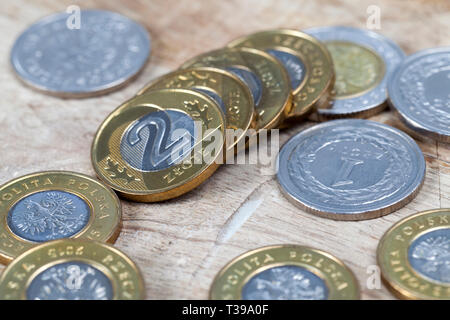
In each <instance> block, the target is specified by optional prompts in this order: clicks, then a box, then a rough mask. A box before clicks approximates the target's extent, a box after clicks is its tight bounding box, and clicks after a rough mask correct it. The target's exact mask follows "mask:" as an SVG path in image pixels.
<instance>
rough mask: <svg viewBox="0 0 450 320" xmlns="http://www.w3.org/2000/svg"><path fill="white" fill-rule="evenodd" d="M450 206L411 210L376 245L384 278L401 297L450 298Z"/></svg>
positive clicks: (388, 285)
mask: <svg viewBox="0 0 450 320" xmlns="http://www.w3.org/2000/svg"><path fill="white" fill-rule="evenodd" d="M449 239H450V208H449V209H436V210H429V211H424V212H420V213H417V214H414V215H412V216H409V217H407V218H405V219H403V220H400V221H399V222H397V223H396V224H395V225H393V226H392V227H391V228H390V229H389V230H388V231H387V232H386V233H385V234H384V235H383V237H382V238H381V241H380V243H379V244H378V249H377V259H378V265H379V266H380V270H381V275H382V279H383V282H384V283H385V284H386V285H387V287H388V288H389V289H390V290H391V292H392V293H394V294H395V295H396V296H397V297H399V298H402V299H425V300H430V299H444V300H448V299H450V278H448V273H447V279H445V281H442V276H445V272H441V271H442V270H443V269H444V271H445V270H447V271H448V266H447V269H445V268H446V265H445V263H447V264H448V258H447V259H446V257H445V255H446V254H447V256H448V246H449Z"/></svg>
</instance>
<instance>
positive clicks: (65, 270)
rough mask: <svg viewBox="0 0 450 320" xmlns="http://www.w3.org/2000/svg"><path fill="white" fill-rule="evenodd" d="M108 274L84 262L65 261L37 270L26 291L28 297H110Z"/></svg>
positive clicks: (34, 298)
mask: <svg viewBox="0 0 450 320" xmlns="http://www.w3.org/2000/svg"><path fill="white" fill-rule="evenodd" d="M113 296H114V291H113V287H112V284H111V281H110V280H109V279H108V277H107V276H106V275H105V274H104V273H103V272H101V271H100V270H98V269H97V268H94V267H93V266H91V265H89V264H86V263H84V262H65V263H60V264H57V265H55V266H53V267H50V268H48V269H46V270H44V271H42V272H40V273H39V274H38V275H37V276H36V277H35V278H34V279H33V280H32V281H31V283H30V285H29V286H28V288H27V291H26V297H27V299H28V300H111V299H112V298H113Z"/></svg>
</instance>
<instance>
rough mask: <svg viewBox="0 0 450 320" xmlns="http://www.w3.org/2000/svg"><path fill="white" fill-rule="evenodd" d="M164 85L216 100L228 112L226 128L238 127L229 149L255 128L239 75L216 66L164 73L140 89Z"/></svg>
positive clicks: (252, 110)
mask: <svg viewBox="0 0 450 320" xmlns="http://www.w3.org/2000/svg"><path fill="white" fill-rule="evenodd" d="M163 88H181V89H192V90H197V91H200V92H202V93H205V94H207V95H208V96H210V98H212V99H213V100H215V101H216V102H217V104H218V105H219V106H220V107H221V108H222V111H223V112H224V113H225V114H226V121H227V128H228V129H232V130H235V134H233V136H231V135H230V137H231V138H232V140H231V139H230V141H226V144H227V150H228V151H229V150H231V151H233V150H234V149H235V147H236V146H237V145H238V143H239V142H240V141H242V142H244V140H245V137H246V135H247V130H248V129H249V128H254V127H255V126H256V123H255V108H254V103H253V98H252V95H251V93H250V90H249V89H248V87H247V86H246V85H245V83H243V82H242V81H241V80H240V79H239V78H238V77H236V76H234V75H233V74H232V73H230V72H227V71H225V70H221V69H216V68H196V69H184V70H178V71H174V72H171V73H169V74H166V75H163V76H161V77H159V78H157V79H155V80H153V81H151V82H150V83H149V84H147V85H146V86H145V87H144V88H143V89H141V90H140V91H139V92H138V95H140V94H145V93H146V92H149V91H150V90H155V89H163Z"/></svg>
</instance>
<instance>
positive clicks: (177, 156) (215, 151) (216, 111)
mask: <svg viewBox="0 0 450 320" xmlns="http://www.w3.org/2000/svg"><path fill="white" fill-rule="evenodd" d="M225 125H226V121H225V116H224V114H223V112H222V110H221V109H220V107H219V106H218V105H217V104H216V103H215V102H214V100H212V99H211V98H209V97H208V96H207V95H205V94H203V93H199V92H196V91H193V90H184V89H163V90H155V91H151V92H148V93H146V94H142V95H139V96H136V97H134V98H132V99H131V100H128V101H126V102H125V103H123V104H122V105H121V106H119V107H118V108H117V109H116V110H115V111H113V112H112V113H111V114H110V115H109V116H108V117H107V118H106V120H105V121H104V122H103V123H102V124H101V126H100V128H99V129H98V131H97V134H96V135H95V138H94V142H93V144H92V150H91V157H92V163H93V166H94V169H95V171H96V173H97V175H98V176H99V178H100V179H101V180H102V181H104V182H105V183H106V184H107V185H109V186H110V187H111V188H113V189H114V190H116V191H117V192H118V193H119V194H120V195H121V196H123V197H125V198H128V199H130V200H134V201H141V202H153V201H161V200H167V199H171V198H174V197H177V196H179V195H181V194H184V193H186V192H188V191H190V190H192V189H193V188H195V187H196V186H198V185H199V184H201V183H202V182H203V181H204V180H206V179H207V178H208V177H209V176H211V174H213V172H214V171H215V170H216V169H217V168H218V166H219V165H220V163H221V162H220V161H221V160H223V152H222V149H223V146H224V141H223V140H224V139H223V137H224V130H225Z"/></svg>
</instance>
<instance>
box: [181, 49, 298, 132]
mask: <svg viewBox="0 0 450 320" xmlns="http://www.w3.org/2000/svg"><path fill="white" fill-rule="evenodd" d="M198 67H214V68H220V69H227V68H244V69H248V70H249V71H251V72H253V74H254V75H256V77H257V78H258V79H259V80H260V81H261V83H262V96H261V100H260V102H259V104H258V105H256V106H255V108H256V113H257V129H272V128H277V127H278V126H279V125H280V124H281V123H282V122H283V120H284V119H285V118H286V116H287V114H288V113H289V111H290V110H291V102H292V95H291V90H290V83H289V77H288V75H287V73H286V71H285V69H284V67H283V66H282V65H281V63H280V62H278V60H277V59H275V58H274V57H272V56H271V55H270V54H268V53H266V52H264V51H261V50H257V49H252V48H223V49H218V50H214V51H210V52H207V53H204V54H202V55H199V56H197V57H194V58H192V59H191V60H189V61H187V62H185V63H184V64H183V65H182V66H181V67H180V69H187V68H198Z"/></svg>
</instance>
